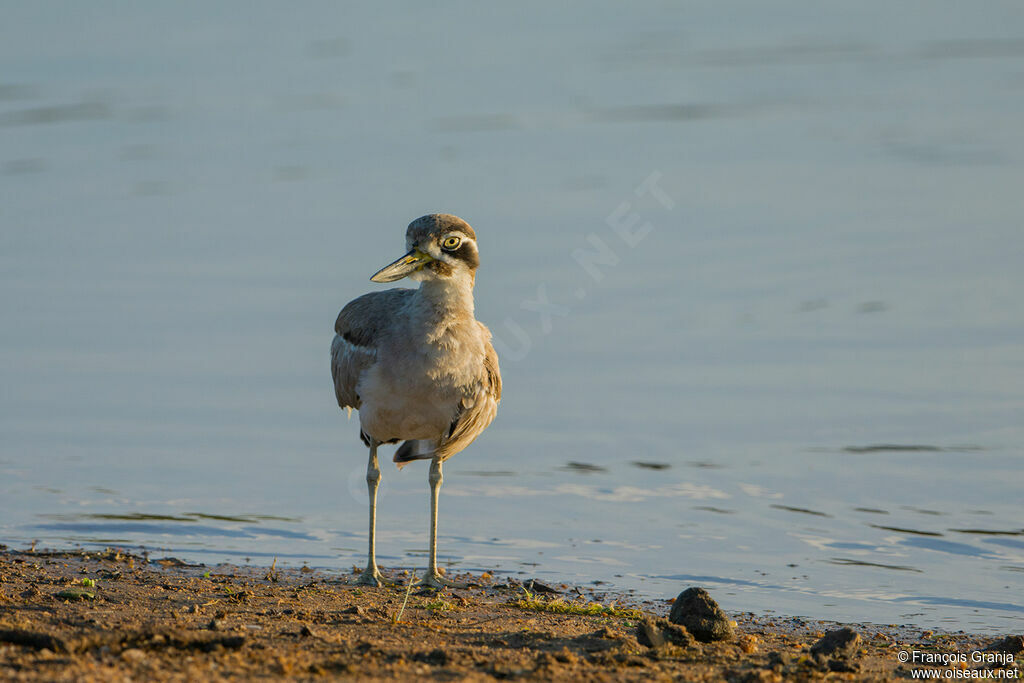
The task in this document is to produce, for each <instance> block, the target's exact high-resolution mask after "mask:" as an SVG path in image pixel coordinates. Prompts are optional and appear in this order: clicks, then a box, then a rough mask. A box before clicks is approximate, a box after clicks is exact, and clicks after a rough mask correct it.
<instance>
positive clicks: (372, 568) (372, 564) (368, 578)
mask: <svg viewBox="0 0 1024 683" xmlns="http://www.w3.org/2000/svg"><path fill="white" fill-rule="evenodd" d="M377 445H378V444H377V442H376V441H374V440H373V439H371V440H370V462H369V463H367V465H366V488H367V492H368V493H369V495H370V547H369V549H368V550H367V553H366V555H367V557H366V569H365V570H364V571H363V573H362V574H360V575H359V579H358V580H357V581H356V583H358V584H360V585H364V586H380V585H383V584H384V576H383V574H381V573H380V569H378V568H377V549H376V543H375V541H376V538H375V537H376V535H377V485H378V484H380V465H379V464H378V463H377Z"/></svg>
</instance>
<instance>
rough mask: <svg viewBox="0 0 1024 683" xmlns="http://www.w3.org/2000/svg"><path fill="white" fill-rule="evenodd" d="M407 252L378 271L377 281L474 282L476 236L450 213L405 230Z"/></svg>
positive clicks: (477, 254) (477, 260)
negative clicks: (463, 279) (464, 280)
mask: <svg viewBox="0 0 1024 683" xmlns="http://www.w3.org/2000/svg"><path fill="white" fill-rule="evenodd" d="M405 248H406V249H407V250H408V253H406V254H405V256H403V257H401V258H400V259H398V260H397V261H395V262H394V263H392V264H390V265H387V266H385V267H383V268H381V269H380V270H379V271H377V273H376V274H374V276H373V277H371V278H370V279H371V280H373V281H374V282H394V281H395V280H401V279H402V278H404V277H407V278H409V279H410V280H425V281H429V280H445V279H462V278H466V279H468V280H469V281H470V283H472V281H473V279H474V278H475V277H476V269H477V266H479V265H480V252H479V251H477V247H476V233H475V232H473V228H471V227H469V223H467V222H466V221H464V220H462V219H461V218H459V217H458V216H453V215H451V214H448V213H432V214H430V215H429V216H423V217H421V218H417V219H416V220H414V221H413V222H412V223H410V224H409V228H408V229H407V230H406V231H405Z"/></svg>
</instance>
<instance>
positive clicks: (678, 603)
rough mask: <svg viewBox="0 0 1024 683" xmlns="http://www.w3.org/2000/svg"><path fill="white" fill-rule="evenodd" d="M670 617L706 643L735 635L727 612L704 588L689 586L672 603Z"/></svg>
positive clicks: (674, 622)
mask: <svg viewBox="0 0 1024 683" xmlns="http://www.w3.org/2000/svg"><path fill="white" fill-rule="evenodd" d="M668 619H669V621H671V622H672V623H673V624H679V625H680V626H683V627H685V628H686V630H687V631H689V632H690V634H691V635H693V637H694V638H696V639H697V640H699V641H701V642H704V643H710V642H711V641H714V640H730V639H731V638H732V637H733V630H732V624H730V623H729V619H728V617H726V616H725V612H723V611H722V608H721V607H719V606H718V603H716V602H715V601H714V600H713V599H712V598H711V595H710V594H709V593H708V592H707V591H706V590H704V589H703V588H687V589H686V590H684V591H683V592H682V593H680V594H679V597H677V598H676V600H675V602H674V603H672V612H671V613H670V614H669V616H668Z"/></svg>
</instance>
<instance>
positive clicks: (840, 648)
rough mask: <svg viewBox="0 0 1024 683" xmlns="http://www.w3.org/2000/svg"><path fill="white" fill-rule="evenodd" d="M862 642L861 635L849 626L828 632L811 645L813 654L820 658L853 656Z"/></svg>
mask: <svg viewBox="0 0 1024 683" xmlns="http://www.w3.org/2000/svg"><path fill="white" fill-rule="evenodd" d="M860 643H861V639H860V635H859V634H858V633H857V632H856V631H854V630H853V629H852V628H850V627H848V626H847V627H844V628H840V629H836V630H835V631H829V632H827V633H826V634H825V637H823V638H822V639H821V640H819V641H818V642H816V643H815V644H814V645H812V646H811V655H813V656H814V657H815V658H818V659H824V658H826V657H853V656H855V655H856V654H857V648H859V647H860ZM834 670H835V669H833V671H834Z"/></svg>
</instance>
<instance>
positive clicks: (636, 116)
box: [0, 2, 1024, 631]
mask: <svg viewBox="0 0 1024 683" xmlns="http://www.w3.org/2000/svg"><path fill="white" fill-rule="evenodd" d="M0 63H2V64H3V69H2V70H0V187H2V193H3V196H2V201H0V220H2V232H0V315H2V321H3V322H2V326H0V385H2V389H0V439H2V442H0V501H2V502H0V512H2V517H0V541H3V542H5V543H7V544H9V545H12V546H14V547H25V546H28V545H29V544H30V543H31V542H32V541H33V540H38V542H39V543H40V544H42V545H49V546H70V545H76V544H81V545H83V546H86V547H94V546H106V545H119V546H126V547H138V546H143V547H145V548H147V549H150V550H152V551H153V552H154V553H159V554H168V555H174V556H177V557H180V558H185V559H192V560H199V561H205V562H218V561H222V560H231V561H236V562H244V561H252V562H266V563H269V562H271V561H272V559H273V558H274V557H276V558H278V561H279V562H287V563H291V564H301V563H302V562H308V563H310V564H313V565H317V566H323V567H333V568H347V567H349V566H351V565H352V564H357V563H361V562H362V561H363V553H364V546H365V535H366V531H365V526H366V509H365V505H366V494H365V482H364V472H365V459H366V452H365V449H364V448H363V446H362V445H361V444H360V442H359V440H358V422H357V421H356V420H355V419H353V420H350V421H349V420H346V419H345V416H344V414H343V413H340V412H339V411H338V410H337V407H336V405H335V402H334V397H333V394H332V390H331V384H330V380H329V367H328V349H329V346H330V341H331V337H332V335H333V331H332V325H333V322H334V317H335V315H336V314H337V311H338V309H339V308H340V307H341V306H342V305H343V304H344V303H345V302H346V301H348V300H349V299H351V298H353V297H354V296H356V295H358V294H360V293H362V292H365V291H370V290H372V289H374V288H379V285H374V284H372V283H370V282H369V281H368V277H369V275H370V274H372V273H373V272H374V271H375V270H376V269H377V268H378V267H380V266H382V265H384V264H385V263H388V262H390V261H391V260H393V259H394V258H395V257H397V256H398V255H399V253H400V252H401V250H402V246H403V232H404V228H405V225H406V223H408V221H409V220H411V219H412V218H415V217H416V216H419V215H421V214H424V213H428V212H432V211H449V212H453V213H457V214H459V215H462V216H463V217H465V218H466V219H467V220H469V221H470V223H472V224H473V225H474V226H475V227H476V229H477V232H478V234H479V236H480V242H481V251H482V257H483V266H482V268H481V270H480V274H479V278H478V285H477V314H478V317H480V318H481V319H482V320H484V321H485V322H487V323H488V324H489V325H490V326H491V327H492V329H493V330H494V332H495V336H496V339H497V346H498V349H499V352H500V353H501V355H502V371H503V375H504V382H505V398H504V401H503V402H502V406H501V410H500V413H499V417H498V419H497V421H496V422H495V423H494V424H493V425H492V427H491V428H490V429H489V430H488V432H486V433H485V435H484V436H483V437H481V438H480V439H479V440H478V441H477V442H476V443H475V444H474V445H473V446H472V447H471V448H470V449H468V450H466V451H465V452H463V453H461V454H460V455H458V456H457V457H456V458H454V459H453V460H452V461H450V463H449V464H448V465H446V469H445V483H444V487H443V490H442V500H441V511H442V514H441V530H440V549H441V554H442V556H443V557H442V559H443V560H445V561H447V562H450V563H451V564H452V565H453V566H455V567H457V568H459V569H476V570H479V569H489V570H498V571H500V572H511V573H514V574H518V573H524V575H525V576H530V577H540V578H541V579H543V580H550V581H556V582H557V581H568V582H576V583H589V582H591V581H602V582H607V583H606V584H600V585H602V586H607V587H608V588H609V590H620V591H622V590H634V591H636V592H637V593H638V594H641V595H646V596H657V597H672V596H674V595H675V594H676V593H677V592H678V591H679V590H680V589H681V588H684V587H686V586H688V585H693V584H699V585H703V586H705V587H707V588H709V589H710V590H711V591H712V592H713V593H714V594H715V596H716V597H717V598H718V599H719V600H720V602H721V603H722V604H723V606H724V607H726V608H727V609H730V610H742V611H754V612H761V613H764V612H775V613H779V614H788V615H809V616H813V617H819V618H832V619H841V620H864V621H876V622H884V623H891V622H895V623H916V624H921V625H927V626H931V627H935V626H938V627H945V628H951V629H959V628H964V629H971V630H976V631H980V630H991V631H997V630H1009V629H1017V630H1019V629H1020V626H1021V624H1022V622H1024V598H1022V597H1021V595H1022V594H1024V591H1022V589H1024V519H1022V515H1021V491H1022V484H1024V459H1022V444H1024V420H1022V418H1024V382H1022V378H1024V304H1022V301H1024V268H1022V267H1021V263H1022V254H1024V230H1022V226H1024V193H1022V191H1021V188H1024V173H1022V162H1024V136H1022V134H1021V130H1022V129H1021V121H1022V120H1024V11H1022V10H1021V8H1020V5H1019V3H1013V2H1005V3H998V2H994V3H986V4H985V5H984V6H983V7H982V6H965V5H963V4H960V3H941V2H940V3H934V2H932V3H908V4H902V5H900V6H899V7H898V8H894V7H893V6H891V5H890V4H889V3H881V2H878V3H857V4H849V5H848V6H847V7H845V8H841V7H835V6H830V7H829V8H823V7H821V6H819V5H816V4H813V3H807V4H804V3H786V2H783V3H772V4H771V5H770V6H769V5H765V4H762V3H701V4H676V3H661V2H652V3H634V4H630V5H629V6H628V7H625V6H622V5H620V4H618V3H605V4H602V3H591V4H590V5H588V9H587V11H585V12H584V11H582V10H581V8H580V7H576V8H575V9H573V8H566V9H560V8H557V7H551V6H548V5H545V4H536V5H533V6H523V5H508V4H506V5H505V6H501V7H494V6H488V7H487V8H486V9H484V8H482V7H480V6H477V5H474V4H464V5H458V6H453V7H451V8H449V10H447V11H440V10H438V9H437V8H434V7H427V6H425V5H420V4H409V5H408V6H404V7H400V8H391V9H382V8H380V7H376V6H373V5H370V4H366V5H365V6H363V7H361V8H353V7H351V6H348V5H347V4H346V5H338V4H336V3H320V4H316V3H304V4H303V5H302V7H301V9H299V8H285V7H283V6H279V7H276V8H275V7H273V6H269V5H266V6H264V5H260V6H256V5H253V4H251V3H218V4H216V5H207V4H202V3H195V4H188V3H186V4H180V3H175V4H173V5H165V6H156V5H145V6H143V5H137V4H126V3H103V2H99V3H88V4H83V3H66V4H64V5H59V4H58V5H54V4H51V3H17V4H12V5H10V6H9V7H7V8H6V10H5V20H4V22H3V23H2V25H0ZM389 456H390V453H388V454H386V456H385V457H386V458H389ZM426 477H427V473H426V467H424V466H422V463H420V464H413V465H412V466H410V467H408V468H406V469H405V470H403V471H401V472H399V471H396V470H394V469H393V468H391V467H390V466H388V467H387V468H385V471H384V481H383V484H382V490H381V495H380V517H379V540H378V548H379V557H380V560H381V563H382V564H383V565H385V566H391V567H395V566H399V567H413V566H423V565H424V564H425V559H424V555H425V548H426V543H427V538H426V536H427V533H426V532H427V518H426V514H427V511H428V498H427V482H426Z"/></svg>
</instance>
